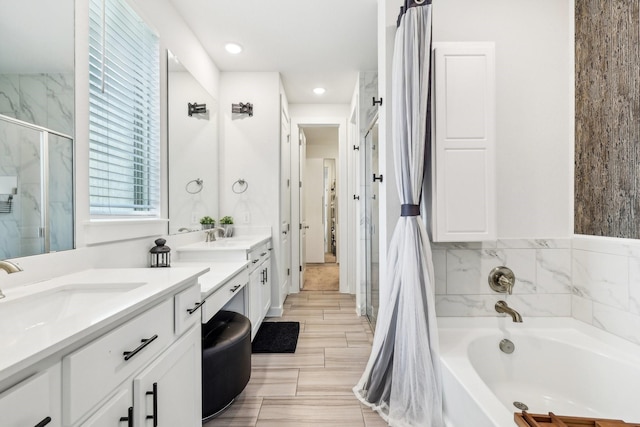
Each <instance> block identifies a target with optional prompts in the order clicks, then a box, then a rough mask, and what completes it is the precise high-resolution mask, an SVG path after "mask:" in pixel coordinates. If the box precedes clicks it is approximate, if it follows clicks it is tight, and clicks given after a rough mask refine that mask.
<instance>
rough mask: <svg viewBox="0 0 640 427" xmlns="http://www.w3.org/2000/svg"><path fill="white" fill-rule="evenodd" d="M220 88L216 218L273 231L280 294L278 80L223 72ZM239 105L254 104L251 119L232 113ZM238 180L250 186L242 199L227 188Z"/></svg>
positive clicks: (275, 305)
mask: <svg viewBox="0 0 640 427" xmlns="http://www.w3.org/2000/svg"><path fill="white" fill-rule="evenodd" d="M220 88H221V90H220V120H221V122H220V165H219V166H220V215H223V216H225V215H230V216H232V217H233V218H234V221H235V223H236V224H240V225H252V226H267V227H270V228H271V232H272V235H273V236H274V238H273V249H274V250H273V255H272V260H271V266H272V274H271V278H272V283H275V284H277V286H274V288H276V289H279V288H280V285H281V284H282V280H285V278H286V276H283V274H284V275H286V272H283V271H280V270H281V268H282V266H283V265H284V264H283V262H282V259H281V257H282V255H283V251H282V250H281V248H280V243H281V242H280V198H279V195H280V110H281V105H280V95H281V85H280V75H279V73H277V72H257V73H253V72H247V73H240V72H239V73H235V72H233V73H231V72H223V73H222V74H221V77H220ZM240 102H242V103H247V102H250V103H251V104H253V117H249V116H248V115H238V114H232V113H231V105H232V104H237V103H240ZM285 102H286V99H285ZM238 179H244V180H245V181H246V182H247V184H248V188H247V191H246V192H244V193H242V194H236V193H234V192H233V191H232V189H231V187H232V186H233V183H234V182H236V181H237V180H238ZM272 291H273V289H272ZM274 296H275V297H277V298H273V297H274ZM282 302H283V301H282V300H281V298H280V294H279V293H277V292H276V291H273V292H272V304H271V307H272V309H275V310H281V308H282Z"/></svg>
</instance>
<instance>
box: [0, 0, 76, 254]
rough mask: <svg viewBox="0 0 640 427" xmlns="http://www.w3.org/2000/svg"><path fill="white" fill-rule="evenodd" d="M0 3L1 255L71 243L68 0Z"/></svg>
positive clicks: (70, 37)
mask: <svg viewBox="0 0 640 427" xmlns="http://www.w3.org/2000/svg"><path fill="white" fill-rule="evenodd" d="M0 10H2V13H1V14H0V58H1V60H0V236H2V239H0V259H4V258H16V257H23V256H29V255H36V254H41V253H47V252H53V251H61V250H67V249H72V248H73V246H74V232H73V211H74V209H73V152H74V150H73V139H72V135H73V133H74V116H73V113H74V2H73V0H59V1H55V2H42V1H37V0H22V1H10V0H0Z"/></svg>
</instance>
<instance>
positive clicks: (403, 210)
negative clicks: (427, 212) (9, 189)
mask: <svg viewBox="0 0 640 427" xmlns="http://www.w3.org/2000/svg"><path fill="white" fill-rule="evenodd" d="M400 216H420V205H400Z"/></svg>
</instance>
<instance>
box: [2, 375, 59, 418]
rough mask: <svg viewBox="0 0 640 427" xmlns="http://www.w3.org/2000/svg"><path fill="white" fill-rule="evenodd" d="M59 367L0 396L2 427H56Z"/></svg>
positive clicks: (27, 380) (25, 381) (34, 377)
mask: <svg viewBox="0 0 640 427" xmlns="http://www.w3.org/2000/svg"><path fill="white" fill-rule="evenodd" d="M60 387H61V386H60V363H56V364H55V365H53V366H51V367H49V368H48V369H46V370H45V371H42V372H39V373H37V374H35V375H34V376H32V377H30V378H27V379H26V380H24V381H22V382H20V383H18V384H17V385H15V386H13V387H11V388H10V389H9V390H6V391H5V392H4V393H2V394H0V418H1V419H2V421H0V425H2V426H3V427H25V426H29V427H32V426H38V427H44V426H47V427H60V426H62V420H61V416H60V407H61V396H60Z"/></svg>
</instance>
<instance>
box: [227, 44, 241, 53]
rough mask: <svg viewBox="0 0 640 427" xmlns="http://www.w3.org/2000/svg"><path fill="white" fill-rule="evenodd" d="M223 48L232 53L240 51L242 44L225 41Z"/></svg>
mask: <svg viewBox="0 0 640 427" xmlns="http://www.w3.org/2000/svg"><path fill="white" fill-rule="evenodd" d="M224 48H225V49H226V50H227V52H229V53H232V54H234V55H237V54H238V53H240V52H242V46H240V45H239V44H238V43H227V44H226V45H224Z"/></svg>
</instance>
